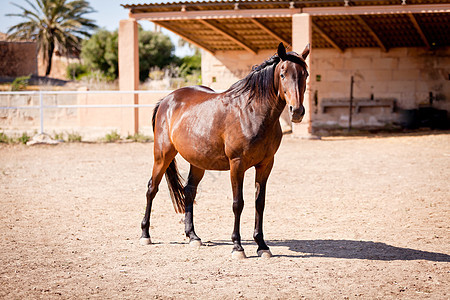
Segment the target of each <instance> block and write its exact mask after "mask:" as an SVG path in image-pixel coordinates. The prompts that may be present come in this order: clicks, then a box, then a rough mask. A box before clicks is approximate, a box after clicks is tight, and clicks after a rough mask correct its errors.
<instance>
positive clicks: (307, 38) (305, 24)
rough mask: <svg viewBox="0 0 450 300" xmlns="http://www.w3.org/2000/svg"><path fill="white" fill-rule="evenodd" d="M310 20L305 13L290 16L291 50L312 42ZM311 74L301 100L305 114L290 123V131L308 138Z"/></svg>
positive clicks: (308, 62) (309, 58)
mask: <svg viewBox="0 0 450 300" xmlns="http://www.w3.org/2000/svg"><path fill="white" fill-rule="evenodd" d="M311 42H312V21H311V16H310V15H309V14H306V13H301V14H295V15H293V16H292V49H293V50H292V51H295V52H297V53H298V54H301V53H302V52H303V50H304V49H305V47H306V45H307V44H310V45H311V44H312V43H311ZM311 55H314V51H313V50H312V51H311V52H310V53H309V55H308V57H307V59H306V63H307V64H308V68H309V73H310V74H311ZM311 103H312V99H311V76H310V77H308V81H307V82H306V92H305V98H304V101H303V106H304V107H305V109H306V113H305V116H304V117H303V120H302V122H301V123H300V124H297V123H293V124H292V133H293V134H294V136H297V137H304V138H310V137H312V136H311V115H312V112H311V107H312V105H311Z"/></svg>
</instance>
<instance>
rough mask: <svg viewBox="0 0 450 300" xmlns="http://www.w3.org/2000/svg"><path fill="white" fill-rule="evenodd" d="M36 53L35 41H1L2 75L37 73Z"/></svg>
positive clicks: (14, 75) (0, 65) (0, 68)
mask: <svg viewBox="0 0 450 300" xmlns="http://www.w3.org/2000/svg"><path fill="white" fill-rule="evenodd" d="M36 53H37V46H36V43H34V42H6V41H0V77H19V76H28V75H37V73H38V69H37V65H38V63H37V58H36Z"/></svg>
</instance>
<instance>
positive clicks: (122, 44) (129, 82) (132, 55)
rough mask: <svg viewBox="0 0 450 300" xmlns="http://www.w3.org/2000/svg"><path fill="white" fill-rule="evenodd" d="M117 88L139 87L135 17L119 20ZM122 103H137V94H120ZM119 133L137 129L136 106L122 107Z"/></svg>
mask: <svg viewBox="0 0 450 300" xmlns="http://www.w3.org/2000/svg"><path fill="white" fill-rule="evenodd" d="M119 89H120V90H121V91H135V90H138V89H139V44H138V24H137V22H136V20H135V19H128V20H120V24H119ZM121 99H122V104H138V103H139V100H138V95H137V94H123V95H121ZM121 115H122V120H120V122H121V123H120V128H121V130H120V134H121V135H122V136H125V135H128V134H134V133H137V132H138V131H139V115H138V108H122V114H121Z"/></svg>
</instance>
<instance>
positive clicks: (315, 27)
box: [312, 22, 344, 52]
mask: <svg viewBox="0 0 450 300" xmlns="http://www.w3.org/2000/svg"><path fill="white" fill-rule="evenodd" d="M312 26H313V28H314V29H315V30H316V31H317V32H318V33H319V34H320V35H321V36H322V37H323V38H324V39H325V40H326V41H327V42H328V43H330V44H331V45H332V46H333V48H335V49H337V50H339V51H341V52H344V48H342V47H341V46H339V45H338V44H337V43H336V42H335V41H334V40H333V39H332V38H331V37H330V36H329V35H328V34H326V33H325V32H323V30H322V29H321V28H320V27H319V25H317V24H316V23H315V22H312Z"/></svg>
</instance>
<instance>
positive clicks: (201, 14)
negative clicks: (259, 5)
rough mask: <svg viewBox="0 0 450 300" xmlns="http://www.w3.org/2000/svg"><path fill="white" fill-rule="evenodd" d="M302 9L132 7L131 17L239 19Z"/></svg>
mask: <svg viewBox="0 0 450 300" xmlns="http://www.w3.org/2000/svg"><path fill="white" fill-rule="evenodd" d="M300 12H301V11H300V9H289V8H287V9H284V8H281V9H233V10H192V11H166V12H146V13H133V12H132V9H130V13H129V17H130V18H134V19H136V20H140V19H148V20H149V21H153V20H160V21H169V20H197V19H225V18H227V19H230V18H231V19H237V18H277V17H291V16H292V15H293V14H296V13H300Z"/></svg>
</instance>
